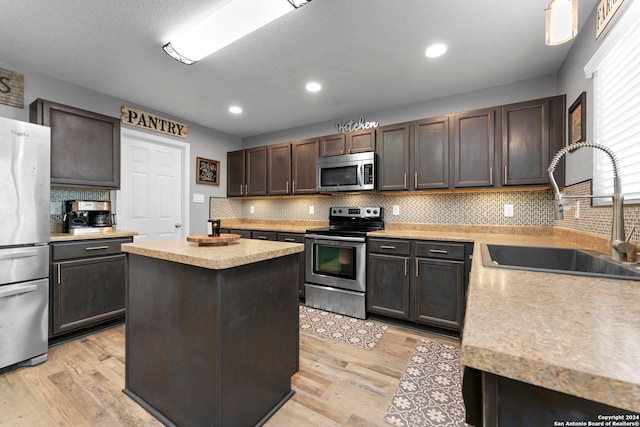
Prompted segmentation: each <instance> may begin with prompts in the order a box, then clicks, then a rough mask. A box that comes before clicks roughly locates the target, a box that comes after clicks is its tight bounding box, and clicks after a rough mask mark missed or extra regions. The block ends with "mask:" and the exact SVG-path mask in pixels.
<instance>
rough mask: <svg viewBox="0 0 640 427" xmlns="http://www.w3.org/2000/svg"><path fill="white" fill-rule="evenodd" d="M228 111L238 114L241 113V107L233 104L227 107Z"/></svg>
mask: <svg viewBox="0 0 640 427" xmlns="http://www.w3.org/2000/svg"><path fill="white" fill-rule="evenodd" d="M229 111H230V112H232V113H233V114H240V113H242V108H240V107H238V106H237V105H233V106H231V107H229Z"/></svg>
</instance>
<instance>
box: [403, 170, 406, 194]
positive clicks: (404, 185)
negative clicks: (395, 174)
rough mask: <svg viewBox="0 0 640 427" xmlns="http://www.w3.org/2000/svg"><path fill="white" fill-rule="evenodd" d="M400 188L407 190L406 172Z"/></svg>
mask: <svg viewBox="0 0 640 427" xmlns="http://www.w3.org/2000/svg"><path fill="white" fill-rule="evenodd" d="M402 186H403V188H404V189H405V190H406V189H407V173H406V172H405V174H404V181H403V183H402Z"/></svg>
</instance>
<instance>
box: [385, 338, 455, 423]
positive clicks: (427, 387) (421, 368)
mask: <svg viewBox="0 0 640 427" xmlns="http://www.w3.org/2000/svg"><path fill="white" fill-rule="evenodd" d="M464 418H465V409H464V402H463V400H462V380H461V377H460V350H459V349H458V348H456V347H453V346H450V345H446V344H440V343H437V342H433V341H426V340H419V341H418V343H417V344H416V348H415V350H414V351H413V354H412V355H411V358H410V359H409V364H408V365H407V367H406V368H405V370H404V374H403V375H402V379H401V380H400V384H399V385H398V389H397V390H396V392H395V394H394V395H393V397H392V398H391V403H390V404H389V408H388V409H387V414H386V415H385V421H386V422H387V423H389V424H391V425H394V426H403V427H409V426H411V427H413V426H427V427H432V426H438V427H459V426H460V427H464V426H466V423H465V422H464Z"/></svg>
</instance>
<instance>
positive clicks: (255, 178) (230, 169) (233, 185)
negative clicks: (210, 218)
mask: <svg viewBox="0 0 640 427" xmlns="http://www.w3.org/2000/svg"><path fill="white" fill-rule="evenodd" d="M266 195H267V147H257V148H249V149H246V150H238V151H230V152H228V153H227V196H229V197H235V196H266Z"/></svg>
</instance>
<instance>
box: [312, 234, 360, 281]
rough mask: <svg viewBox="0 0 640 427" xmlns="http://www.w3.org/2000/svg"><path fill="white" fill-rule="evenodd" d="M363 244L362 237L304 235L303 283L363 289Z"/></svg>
mask: <svg viewBox="0 0 640 427" xmlns="http://www.w3.org/2000/svg"><path fill="white" fill-rule="evenodd" d="M366 256H367V254H366V243H365V239H364V238H361V237H342V236H323V235H310V234H307V235H305V258H306V269H305V282H307V283H311V284H316V285H324V286H331V287H335V288H340V289H347V290H351V291H357V292H364V291H365V289H366Z"/></svg>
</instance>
